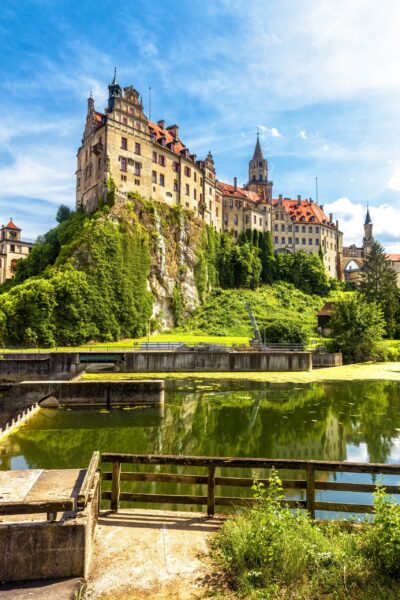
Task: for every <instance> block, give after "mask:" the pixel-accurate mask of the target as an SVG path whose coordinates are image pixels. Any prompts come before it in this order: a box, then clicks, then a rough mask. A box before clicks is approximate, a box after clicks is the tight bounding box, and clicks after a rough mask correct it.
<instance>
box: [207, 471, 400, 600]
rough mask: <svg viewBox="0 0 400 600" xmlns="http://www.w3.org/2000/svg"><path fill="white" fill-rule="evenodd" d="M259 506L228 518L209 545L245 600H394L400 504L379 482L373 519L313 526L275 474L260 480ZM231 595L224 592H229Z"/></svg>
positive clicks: (256, 488)
mask: <svg viewBox="0 0 400 600" xmlns="http://www.w3.org/2000/svg"><path fill="white" fill-rule="evenodd" d="M253 490H254V495H255V498H256V500H257V503H256V505H255V506H254V507H252V508H250V509H248V510H244V511H243V513H242V514H239V515H237V516H234V517H231V518H229V519H228V520H227V521H226V522H225V523H224V525H223V526H222V529H221V531H220V532H219V533H218V534H217V536H216V538H215V539H214V540H213V542H212V556H213V558H214V560H215V561H216V563H217V564H218V566H219V567H220V568H222V569H223V571H224V573H225V574H226V578H227V580H228V585H229V586H230V587H231V589H233V590H235V592H236V593H237V595H239V596H240V597H245V598H270V599H273V598H276V599H278V598H279V599H290V600H295V599H298V600H300V599H302V600H307V599H309V600H315V599H322V598H324V599H328V598H329V599H333V598H335V599H339V598H343V599H344V598H349V599H354V600H355V599H358V598H364V599H371V600H372V599H375V598H395V597H397V590H398V586H399V583H400V567H399V564H400V563H399V560H400V505H398V504H397V503H396V502H395V500H394V499H391V498H390V497H388V496H387V495H386V494H385V490H384V488H383V487H380V486H378V487H377V489H376V492H375V503H374V512H375V522H374V524H367V525H356V524H351V523H346V522H342V523H337V522H325V523H318V524H317V523H315V522H312V521H311V519H310V518H309V517H308V516H307V515H306V514H305V513H302V512H300V511H291V510H290V509H289V508H288V507H287V506H285V503H284V501H283V499H284V496H283V490H282V484H281V481H280V479H279V477H278V475H277V473H276V472H275V471H273V472H272V475H271V477H270V486H269V488H268V490H265V489H264V487H263V485H262V484H260V483H259V482H257V481H256V482H255V484H254V486H253ZM224 595H225V597H226V592H224Z"/></svg>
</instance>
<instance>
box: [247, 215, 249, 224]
mask: <svg viewBox="0 0 400 600" xmlns="http://www.w3.org/2000/svg"><path fill="white" fill-rule="evenodd" d="M248 222H249V215H246V225H247V223H248Z"/></svg>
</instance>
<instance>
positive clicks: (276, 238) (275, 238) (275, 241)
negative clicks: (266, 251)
mask: <svg viewBox="0 0 400 600" xmlns="http://www.w3.org/2000/svg"><path fill="white" fill-rule="evenodd" d="M278 243H279V238H278V236H277V235H276V236H275V237H274V244H278Z"/></svg>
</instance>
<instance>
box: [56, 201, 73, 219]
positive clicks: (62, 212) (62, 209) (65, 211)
mask: <svg viewBox="0 0 400 600" xmlns="http://www.w3.org/2000/svg"><path fill="white" fill-rule="evenodd" d="M71 212H72V211H71V209H70V208H69V207H68V206H66V205H65V204H60V206H59V207H58V211H57V216H56V221H57V223H63V222H64V221H66V220H67V219H69V218H70V216H71Z"/></svg>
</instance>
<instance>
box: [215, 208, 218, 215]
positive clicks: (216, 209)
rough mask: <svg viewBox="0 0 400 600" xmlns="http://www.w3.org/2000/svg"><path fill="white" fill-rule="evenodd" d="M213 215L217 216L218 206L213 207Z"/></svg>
mask: <svg viewBox="0 0 400 600" xmlns="http://www.w3.org/2000/svg"><path fill="white" fill-rule="evenodd" d="M215 216H216V217H218V206H216V207H215Z"/></svg>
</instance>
